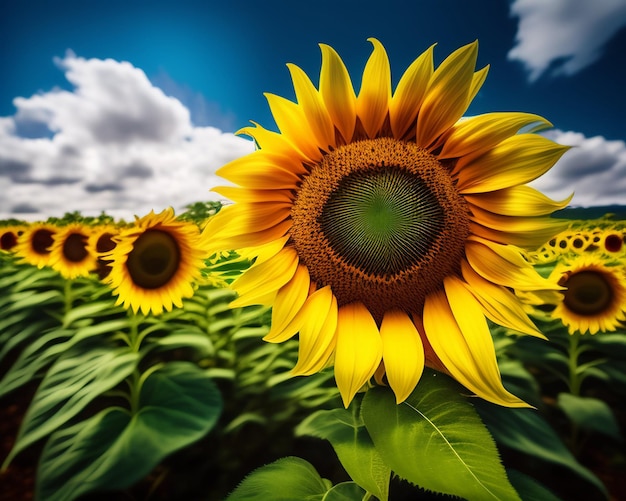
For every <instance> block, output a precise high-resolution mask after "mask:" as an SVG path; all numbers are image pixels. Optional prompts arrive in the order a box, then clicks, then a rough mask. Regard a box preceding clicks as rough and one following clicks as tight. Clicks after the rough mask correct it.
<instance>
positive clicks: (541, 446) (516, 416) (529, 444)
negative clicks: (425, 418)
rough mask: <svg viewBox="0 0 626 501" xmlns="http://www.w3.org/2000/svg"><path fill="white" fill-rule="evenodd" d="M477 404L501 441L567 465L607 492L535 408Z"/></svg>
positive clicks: (498, 440)
mask: <svg viewBox="0 0 626 501" xmlns="http://www.w3.org/2000/svg"><path fill="white" fill-rule="evenodd" d="M476 407H477V409H478V411H479V412H480V415H481V417H482V418H483V420H484V422H485V424H486V425H487V427H488V428H489V430H490V431H491V433H492V434H493V437H494V438H495V439H496V441H497V442H498V444H501V445H503V446H505V447H508V448H510V449H514V450H516V451H519V452H521V453H523V454H527V455H529V456H533V457H534V458H537V459H538V460H541V461H546V462H548V463H553V464H557V465H559V466H562V467H565V468H567V469H568V470H570V471H571V472H572V473H575V474H576V475H578V476H579V477H580V478H582V479H584V480H585V481H587V482H589V483H590V484H592V485H593V486H595V487H596V488H597V489H598V490H599V491H600V492H601V493H603V494H604V495H606V489H605V487H604V485H603V484H602V482H601V481H600V480H599V479H598V477H596V476H595V475H594V474H593V473H591V471H589V470H588V469H587V468H585V467H584V466H582V465H581V464H580V463H579V462H578V461H576V459H575V458H574V456H573V455H572V453H571V452H570V451H569V449H568V448H567V447H566V446H565V444H563V442H562V441H561V439H560V438H559V436H558V435H557V434H556V432H555V431H554V430H553V429H552V428H551V427H550V425H548V423H546V422H545V421H544V419H543V418H542V417H541V415H540V414H539V413H538V412H537V411H536V410H534V409H509V408H506V407H500V406H498V405H494V404H490V403H488V402H484V401H481V402H477V404H476Z"/></svg>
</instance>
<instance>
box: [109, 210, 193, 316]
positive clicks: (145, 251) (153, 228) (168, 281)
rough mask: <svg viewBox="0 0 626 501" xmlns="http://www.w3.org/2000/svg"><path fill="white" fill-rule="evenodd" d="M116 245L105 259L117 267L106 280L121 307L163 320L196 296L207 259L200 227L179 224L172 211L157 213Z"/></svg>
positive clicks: (124, 234)
mask: <svg viewBox="0 0 626 501" xmlns="http://www.w3.org/2000/svg"><path fill="white" fill-rule="evenodd" d="M113 240H115V241H116V242H117V245H116V246H115V248H114V249H113V250H112V251H111V253H110V254H105V255H103V256H102V258H103V259H105V260H107V261H109V263H108V264H109V266H110V267H111V271H110V273H109V275H108V276H107V277H106V279H105V281H106V282H107V283H108V284H109V285H110V286H111V288H112V289H113V294H116V295H117V296H118V298H117V303H116V304H122V303H123V304H124V307H125V308H129V307H130V308H132V309H133V311H134V312H135V313H136V312H137V311H138V310H141V311H142V313H144V314H147V313H148V312H150V311H152V313H154V314H155V315H157V314H160V313H162V312H163V309H164V308H165V309H166V310H167V311H170V310H171V309H172V308H173V306H177V307H179V308H180V307H182V299H183V298H185V297H191V296H192V295H193V293H194V289H193V282H194V281H195V280H196V279H197V278H198V277H199V276H200V270H201V268H202V266H203V257H204V255H205V252H204V251H203V249H202V248H201V247H200V245H199V240H200V230H199V228H198V227H197V225H195V224H194V223H189V222H185V221H178V220H176V218H175V216H174V211H173V210H172V209H171V208H170V209H166V210H164V211H163V212H161V213H160V214H155V213H154V211H152V212H150V213H149V214H148V215H146V216H144V217H142V218H138V219H137V220H136V221H135V224H134V226H132V227H129V228H126V229H123V230H121V231H120V233H119V234H118V235H117V236H115V237H113Z"/></svg>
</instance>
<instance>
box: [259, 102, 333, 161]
mask: <svg viewBox="0 0 626 501" xmlns="http://www.w3.org/2000/svg"><path fill="white" fill-rule="evenodd" d="M264 96H265V98H266V99H267V102H268V104H269V106H270V110H271V111H272V116H273V117H274V121H275V122H276V125H277V126H278V128H279V130H280V132H281V134H282V135H283V136H285V138H286V139H287V140H288V141H289V142H290V143H291V144H293V145H294V147H295V148H297V149H298V150H299V151H301V152H302V154H304V155H305V156H306V157H307V158H309V159H310V160H312V161H314V162H316V161H319V160H320V159H321V158H322V154H321V152H320V149H319V145H318V144H317V142H316V141H315V136H314V134H313V131H312V130H311V127H309V124H308V121H307V116H306V114H305V112H304V110H303V109H302V106H300V105H298V104H296V103H294V102H292V101H289V99H285V98H284V97H282V96H277V95H276V94H270V93H269V92H266V93H265V94H264Z"/></svg>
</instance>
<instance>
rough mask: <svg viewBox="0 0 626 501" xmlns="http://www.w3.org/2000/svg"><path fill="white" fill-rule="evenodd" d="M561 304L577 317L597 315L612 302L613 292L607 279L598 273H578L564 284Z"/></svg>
mask: <svg viewBox="0 0 626 501" xmlns="http://www.w3.org/2000/svg"><path fill="white" fill-rule="evenodd" d="M564 285H565V287H567V290H566V291H565V292H564V297H563V303H564V304H565V306H566V307H567V308H568V309H569V310H570V311H572V312H574V313H577V314H579V315H597V314H598V313H602V312H603V311H605V310H606V309H607V308H608V307H609V306H610V305H611V303H612V301H613V290H612V288H611V284H610V283H609V282H608V280H607V278H606V277H605V276H604V275H603V274H601V273H598V272H595V271H591V270H587V271H579V272H577V273H574V274H572V275H570V276H569V278H568V279H567V281H566V282H565V284H564Z"/></svg>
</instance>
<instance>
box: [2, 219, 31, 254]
mask: <svg viewBox="0 0 626 501" xmlns="http://www.w3.org/2000/svg"><path fill="white" fill-rule="evenodd" d="M25 230H26V227H25V226H21V225H20V226H5V227H3V228H0V251H6V252H13V251H15V247H16V246H17V239H18V238H19V237H20V235H22V233H24V231H25Z"/></svg>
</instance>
